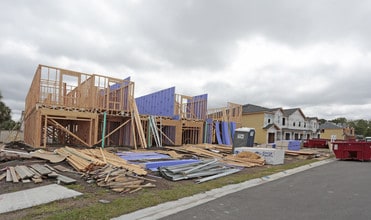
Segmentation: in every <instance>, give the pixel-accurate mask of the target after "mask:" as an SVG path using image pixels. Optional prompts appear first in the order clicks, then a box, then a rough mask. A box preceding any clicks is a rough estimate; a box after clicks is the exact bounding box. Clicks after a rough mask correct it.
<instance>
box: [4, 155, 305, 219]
mask: <svg viewBox="0 0 371 220" xmlns="http://www.w3.org/2000/svg"><path fill="white" fill-rule="evenodd" d="M305 159H308V157H306V156H295V157H293V156H286V157H285V164H290V163H294V162H297V161H298V160H305ZM35 163H39V164H49V165H50V166H55V165H63V166H65V167H69V168H71V169H73V168H72V167H71V166H70V165H69V164H68V163H67V162H66V161H63V162H60V163H54V164H51V163H46V161H45V160H41V159H17V160H10V161H3V162H0V170H3V169H5V168H6V167H9V166H16V165H31V164H35ZM270 166H272V165H265V166H263V167H253V168H245V169H243V170H242V171H240V172H239V173H240V174H241V173H243V174H253V173H257V172H259V171H261V170H264V169H266V168H269V167H270ZM61 174H63V175H65V176H68V177H71V178H73V179H76V180H77V182H76V184H73V185H72V186H67V187H69V188H71V189H74V190H76V191H79V192H81V193H83V194H84V198H83V199H78V200H75V199H64V200H60V201H57V202H56V203H58V206H63V207H65V209H68V208H70V207H74V208H76V207H84V206H87V205H88V204H92V203H99V202H104V201H113V200H115V199H117V198H120V197H123V196H125V197H127V196H128V197H131V196H133V197H135V196H136V193H133V194H120V193H117V192H114V191H111V190H109V189H106V188H102V187H99V186H97V185H96V184H95V183H88V182H87V181H86V180H85V179H83V178H82V177H81V175H80V174H77V173H71V172H61ZM146 177H147V178H152V179H155V180H156V183H155V185H156V187H155V188H151V189H150V190H153V191H154V192H155V191H156V190H161V189H168V188H171V187H174V184H182V183H184V182H187V181H192V182H193V181H194V180H184V181H180V182H171V181H169V180H166V179H163V178H161V177H160V176H159V174H158V173H156V172H149V174H148V175H147V176H146ZM53 183H57V180H56V179H52V178H48V179H44V180H43V182H42V183H38V184H35V183H33V182H29V183H22V182H19V183H13V182H6V181H5V180H2V181H0V194H4V193H10V192H16V191H20V190H25V189H30V188H34V187H39V186H43V185H49V184H53ZM30 209H32V208H30ZM30 209H24V210H18V211H14V212H9V213H5V214H0V219H21V218H23V217H24V216H26V215H28V214H29V212H30ZM33 219H42V215H38V216H37V217H35V218H33Z"/></svg>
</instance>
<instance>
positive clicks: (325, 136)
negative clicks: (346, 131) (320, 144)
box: [320, 128, 344, 140]
mask: <svg viewBox="0 0 371 220" xmlns="http://www.w3.org/2000/svg"><path fill="white" fill-rule="evenodd" d="M331 135H336V140H344V135H343V129H342V128H340V129H325V130H324V132H323V133H321V134H320V138H323V139H331Z"/></svg>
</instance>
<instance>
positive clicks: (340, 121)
mask: <svg viewBox="0 0 371 220" xmlns="http://www.w3.org/2000/svg"><path fill="white" fill-rule="evenodd" d="M330 122H334V123H335V124H347V123H348V120H347V119H346V118H335V119H333V120H331V121H330Z"/></svg>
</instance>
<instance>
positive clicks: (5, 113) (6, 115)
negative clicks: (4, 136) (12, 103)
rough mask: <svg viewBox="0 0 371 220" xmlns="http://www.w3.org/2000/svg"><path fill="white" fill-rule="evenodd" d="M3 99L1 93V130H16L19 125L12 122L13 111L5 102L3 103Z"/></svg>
mask: <svg viewBox="0 0 371 220" xmlns="http://www.w3.org/2000/svg"><path fill="white" fill-rule="evenodd" d="M2 98H3V96H2V95H1V92H0V129H3V130H10V129H12V128H14V126H15V125H16V124H17V123H16V122H14V121H13V120H12V116H11V113H12V111H11V110H10V108H9V107H8V106H6V105H5V103H4V102H2V101H1V99H2Z"/></svg>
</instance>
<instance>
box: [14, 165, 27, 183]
mask: <svg viewBox="0 0 371 220" xmlns="http://www.w3.org/2000/svg"><path fill="white" fill-rule="evenodd" d="M14 170H15V171H16V172H17V173H18V175H19V177H20V178H21V179H22V180H23V179H26V178H28V176H27V173H26V171H24V169H23V168H22V167H21V166H15V167H14Z"/></svg>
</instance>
